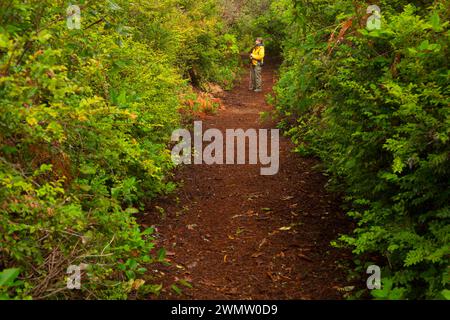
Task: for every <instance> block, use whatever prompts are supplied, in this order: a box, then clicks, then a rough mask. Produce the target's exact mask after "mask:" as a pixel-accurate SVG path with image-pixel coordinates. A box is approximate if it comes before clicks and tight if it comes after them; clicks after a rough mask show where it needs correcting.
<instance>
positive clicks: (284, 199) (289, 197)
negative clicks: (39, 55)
mask: <svg viewBox="0 0 450 320" xmlns="http://www.w3.org/2000/svg"><path fill="white" fill-rule="evenodd" d="M291 199H294V197H293V196H286V197H283V198H281V200H283V201H286V200H291Z"/></svg>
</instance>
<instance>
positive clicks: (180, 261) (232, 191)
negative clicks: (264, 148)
mask: <svg viewBox="0 0 450 320" xmlns="http://www.w3.org/2000/svg"><path fill="white" fill-rule="evenodd" d="M274 70H275V66H273V65H268V66H266V67H264V68H263V79H264V87H263V92H262V93H254V92H250V91H248V76H247V77H244V78H243V79H242V81H241V82H240V83H239V84H238V85H237V86H236V87H235V88H234V90H232V91H231V92H227V93H226V94H225V97H224V98H223V102H224V106H225V109H224V110H221V111H219V112H218V114H216V115H214V116H209V117H207V118H206V119H204V120H203V127H204V128H203V130H206V129H207V128H218V129H220V130H221V131H222V132H223V133H224V132H225V129H235V128H243V129H247V128H255V129H258V128H267V129H270V128H274V127H275V124H274V123H271V122H265V123H262V122H261V121H260V116H259V113H260V112H262V111H269V110H270V109H271V107H270V106H269V105H267V104H266V102H265V95H266V94H267V93H269V92H270V91H271V89H272V85H273V83H274V74H275V73H274ZM292 147H293V145H292V143H291V142H290V141H289V140H288V139H287V138H284V137H281V139H280V170H279V173H278V174H277V175H274V176H261V175H260V171H259V169H260V166H259V165H212V166H208V165H189V166H185V167H184V168H182V169H181V170H180V171H179V172H178V173H177V176H176V179H177V180H178V181H183V182H184V186H183V187H182V188H181V189H180V190H179V192H178V198H179V199H178V200H177V199H175V197H171V198H168V199H161V200H159V201H158V203H157V205H158V206H160V207H162V208H164V210H165V212H166V216H165V217H164V218H162V219H160V218H157V214H155V213H152V214H149V215H147V216H146V217H145V218H144V219H143V221H142V224H143V225H144V226H150V225H156V227H157V229H158V232H159V236H158V237H159V238H158V247H161V246H162V247H165V248H166V250H167V253H168V255H167V258H168V260H170V262H171V265H170V266H167V265H163V264H158V265H156V266H153V269H154V270H153V273H152V277H153V279H154V278H155V277H156V278H157V279H156V281H160V282H162V283H163V284H164V289H163V291H162V294H161V296H160V298H161V299H175V298H177V299H179V298H182V299H339V298H341V297H342V294H341V293H340V292H339V291H338V290H337V288H342V287H344V286H345V285H346V284H347V282H346V280H345V276H346V273H345V268H344V267H343V266H342V265H341V264H340V262H341V261H344V260H349V257H348V256H345V255H346V254H345V253H343V252H340V251H338V250H336V249H333V248H331V247H330V246H329V243H330V241H331V240H333V239H335V238H336V236H337V234H338V233H343V232H344V231H345V230H348V227H349V223H348V221H347V219H346V218H345V217H344V215H343V214H342V213H341V212H340V211H339V210H338V205H337V203H336V201H335V200H334V199H333V198H332V197H331V196H330V195H329V194H327V193H326V192H325V190H324V184H325V183H326V179H325V177H323V176H322V175H321V174H320V173H317V172H315V171H314V170H313V169H312V168H313V166H314V165H315V164H316V161H315V160H312V159H305V158H301V157H299V156H298V155H296V154H294V153H293V152H292V151H291V150H292ZM280 228H281V229H280ZM178 279H186V280H188V281H190V282H191V283H192V285H193V288H192V289H189V288H186V287H183V285H180V284H177V286H178V287H181V288H182V289H183V294H182V295H181V296H179V295H177V294H176V293H175V292H174V291H173V290H171V289H170V286H171V284H173V283H174V282H175V281H176V280H178ZM153 281H155V279H154V280H153Z"/></svg>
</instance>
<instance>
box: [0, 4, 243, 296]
mask: <svg viewBox="0 0 450 320" xmlns="http://www.w3.org/2000/svg"><path fill="white" fill-rule="evenodd" d="M188 2H189V1H172V0H167V1H162V2H160V4H161V8H158V7H154V6H155V4H151V3H150V2H148V1H135V2H132V3H130V2H128V1H124V0H123V1H122V0H120V1H116V2H113V1H106V0H105V1H80V7H81V13H82V16H81V18H82V28H81V29H80V30H78V29H73V30H70V29H68V28H67V26H66V8H67V6H68V4H69V2H68V1H25V2H23V1H17V0H14V1H9V2H8V3H7V4H6V3H2V4H0V6H2V10H1V14H0V208H1V214H0V270H4V269H5V270H4V271H3V273H2V274H4V273H5V272H8V270H19V269H20V274H17V275H16V277H18V279H19V280H20V281H19V282H14V283H9V282H8V283H6V284H1V285H0V296H1V297H3V298H8V297H9V298H29V297H33V298H74V297H80V296H83V297H84V298H112V299H117V298H127V295H128V293H129V292H130V291H131V290H138V288H140V289H139V290H141V291H142V292H146V293H152V292H153V293H157V292H158V290H160V289H161V287H160V286H159V285H152V284H151V279H147V277H146V276H145V271H146V265H148V264H150V263H152V262H153V261H155V260H159V259H162V258H161V257H154V256H153V253H152V248H153V246H154V243H153V238H152V233H153V230H152V229H151V228H149V229H146V230H141V229H140V226H139V225H138V224H137V222H136V218H135V216H136V214H138V213H139V212H141V211H143V210H144V209H145V206H144V203H145V202H148V200H149V199H151V198H152V197H154V196H156V195H158V194H161V193H167V192H171V191H172V190H173V189H174V184H173V183H171V182H170V181H169V179H168V178H169V177H170V170H171V169H172V167H173V164H172V161H171V158H170V151H169V150H168V148H167V144H168V142H169V141H170V135H171V132H172V130H173V129H175V128H177V126H178V125H179V118H180V117H179V115H178V108H179V107H180V102H179V99H178V96H179V95H180V94H181V93H182V92H184V91H185V90H186V89H187V79H183V73H184V71H185V70H186V69H192V68H194V67H195V65H194V64H193V63H194V62H195V63H196V62H197V61H201V64H199V65H198V68H199V70H200V77H199V79H200V81H202V82H203V81H217V82H220V81H223V80H224V78H221V73H223V72H222V71H218V73H217V74H209V73H208V72H209V71H208V70H209V68H210V67H211V66H213V65H214V64H215V63H217V62H218V61H219V60H220V59H225V57H226V55H229V58H230V64H229V65H226V64H224V67H226V66H229V68H233V63H234V62H233V59H235V58H234V57H233V54H234V52H233V49H232V46H233V39H232V38H230V37H229V36H226V35H223V34H221V30H220V28H219V27H217V26H215V27H213V26H214V23H213V22H214V21H215V19H218V15H217V13H216V11H214V10H213V9H210V12H209V13H207V10H206V9H205V8H203V7H201V6H200V5H198V4H197V2H194V1H190V2H189V3H190V6H192V7H189V8H184V9H182V8H181V6H182V5H183V4H187V3H188ZM210 3H211V6H212V5H213V4H214V2H213V1H211V2H210ZM199 6H200V7H201V8H200V9H199V8H198V7H199ZM205 6H206V5H205ZM169 8H173V9H170V10H169ZM202 8H203V9H205V10H203V9H202ZM166 9H167V10H166ZM202 10H203V11H202ZM137 13H142V15H139V14H137ZM179 13H183V14H182V15H179ZM145 14H148V15H151V20H150V22H151V23H148V22H149V20H146V19H144V18H145V17H146V15H145ZM175 17H176V19H175ZM204 22H206V23H208V24H211V28H210V29H208V30H202V29H201V23H204ZM157 25H159V26H160V28H159V30H158V31H156V30H155V28H156V26H157ZM190 27H193V28H195V30H196V33H194V34H191V33H189V32H188V31H186V30H185V29H186V28H187V29H189V28H190ZM152 31H154V32H159V34H156V33H152ZM164 34H171V36H175V38H176V41H177V43H178V45H177V47H176V48H172V47H171V45H170V43H166V44H167V48H165V47H164V45H163V44H164V41H165V40H164V38H163V35H164ZM188 34H189V35H191V36H193V37H194V40H193V41H194V43H189V41H187V38H186V37H187V35H188ZM203 36H206V38H207V39H216V38H218V37H225V39H228V40H229V41H231V49H230V48H229V47H227V46H226V47H224V46H223V45H219V44H217V46H216V45H215V44H214V43H213V44H212V45H211V43H210V42H208V41H210V40H207V43H205V46H197V44H198V43H199V42H200V41H201V38H202V37H203ZM227 37H228V38H227ZM171 39H172V38H171ZM171 41H172V40H171ZM193 45H195V47H194V49H193V51H192V52H191V53H190V54H189V57H190V58H189V59H184V58H180V59H178V55H179V53H180V51H184V52H186V51H188V50H190V49H191V47H192V46H193ZM208 45H211V47H208ZM229 50H231V51H229ZM209 55H212V58H210V57H209ZM174 61H179V63H175V62H174ZM227 61H228V60H227ZM191 63H192V64H191ZM225 78H226V77H225ZM225 80H226V79H225ZM80 264H87V265H88V267H87V270H85V271H83V282H82V289H81V290H80V291H77V290H72V291H71V290H68V289H66V280H67V279H66V278H67V276H68V275H67V274H66V270H67V268H68V267H69V265H80ZM2 277H3V276H2ZM0 278H1V277H0ZM142 279H144V280H147V282H148V283H146V284H145V285H144V286H142V281H141V280H142ZM136 281H137V282H136ZM138 284H139V285H138Z"/></svg>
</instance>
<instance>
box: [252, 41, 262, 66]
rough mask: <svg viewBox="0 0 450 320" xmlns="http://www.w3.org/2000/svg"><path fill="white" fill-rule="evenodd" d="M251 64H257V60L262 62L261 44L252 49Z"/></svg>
mask: <svg viewBox="0 0 450 320" xmlns="http://www.w3.org/2000/svg"><path fill="white" fill-rule="evenodd" d="M252 57H253V59H252V64H253V65H254V66H256V65H257V64H258V61H260V62H263V61H264V46H263V45H257V46H255V47H254V48H253V50H252Z"/></svg>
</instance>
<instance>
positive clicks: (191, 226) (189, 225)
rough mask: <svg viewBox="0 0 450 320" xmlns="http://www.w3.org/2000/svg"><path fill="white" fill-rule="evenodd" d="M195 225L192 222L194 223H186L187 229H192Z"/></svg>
mask: <svg viewBox="0 0 450 320" xmlns="http://www.w3.org/2000/svg"><path fill="white" fill-rule="evenodd" d="M196 226H197V225H196V224H195V223H194V224H188V225H187V228H188V229H189V230H194V228H195V227H196Z"/></svg>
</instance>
